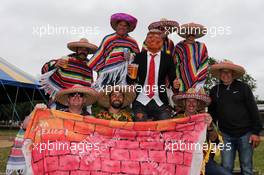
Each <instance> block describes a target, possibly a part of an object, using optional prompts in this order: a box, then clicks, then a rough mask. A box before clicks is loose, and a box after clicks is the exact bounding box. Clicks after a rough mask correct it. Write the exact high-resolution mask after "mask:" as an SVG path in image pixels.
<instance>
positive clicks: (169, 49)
mask: <svg viewBox="0 0 264 175" xmlns="http://www.w3.org/2000/svg"><path fill="white" fill-rule="evenodd" d="M148 29H149V30H153V29H158V30H160V31H162V38H163V46H162V51H163V52H165V53H167V54H169V55H171V56H172V53H173V49H174V43H173V41H172V40H171V39H170V38H169V37H168V35H169V34H171V33H173V32H176V31H178V30H179V23H178V22H177V21H173V20H168V19H166V18H162V19H161V20H160V21H156V22H153V23H151V24H150V25H149V26H148ZM142 50H147V46H146V44H145V42H144V43H143V47H142Z"/></svg>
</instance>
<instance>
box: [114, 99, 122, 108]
mask: <svg viewBox="0 0 264 175" xmlns="http://www.w3.org/2000/svg"><path fill="white" fill-rule="evenodd" d="M122 105H123V104H122V102H121V101H119V100H115V101H112V102H111V106H112V107H113V108H114V109H120V108H121V107H122Z"/></svg>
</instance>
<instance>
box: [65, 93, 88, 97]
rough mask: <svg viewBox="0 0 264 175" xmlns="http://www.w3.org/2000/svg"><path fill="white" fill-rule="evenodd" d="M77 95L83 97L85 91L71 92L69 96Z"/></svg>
mask: <svg viewBox="0 0 264 175" xmlns="http://www.w3.org/2000/svg"><path fill="white" fill-rule="evenodd" d="M77 95H79V96H80V97H83V96H84V94H83V93H80V92H75V93H70V94H69V97H74V96H77Z"/></svg>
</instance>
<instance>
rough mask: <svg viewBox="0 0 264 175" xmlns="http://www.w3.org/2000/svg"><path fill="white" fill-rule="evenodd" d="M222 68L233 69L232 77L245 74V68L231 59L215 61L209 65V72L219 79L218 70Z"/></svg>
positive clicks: (235, 77)
mask: <svg viewBox="0 0 264 175" xmlns="http://www.w3.org/2000/svg"><path fill="white" fill-rule="evenodd" d="M223 69H228V70H232V71H233V78H234V79H237V78H239V77H242V76H243V75H244V74H245V72H246V71H245V69H244V68H243V67H242V66H239V65H237V64H234V63H233V62H232V61H229V60H224V61H222V62H220V63H216V64H214V65H212V66H211V68H210V72H211V74H212V76H213V77H216V78H218V79H220V72H221V70H223Z"/></svg>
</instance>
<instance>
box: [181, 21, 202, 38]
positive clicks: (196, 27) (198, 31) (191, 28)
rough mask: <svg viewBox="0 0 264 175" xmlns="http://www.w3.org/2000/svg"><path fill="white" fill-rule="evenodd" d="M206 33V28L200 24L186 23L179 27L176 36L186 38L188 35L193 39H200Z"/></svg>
mask: <svg viewBox="0 0 264 175" xmlns="http://www.w3.org/2000/svg"><path fill="white" fill-rule="evenodd" d="M206 33H207V29H206V27H204V26H203V25H201V24H196V23H188V24H183V25H181V26H180V30H179V31H178V35H179V36H181V37H183V38H186V37H187V36H188V35H194V37H195V38H201V37H202V36H204V35H205V34H206Z"/></svg>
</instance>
